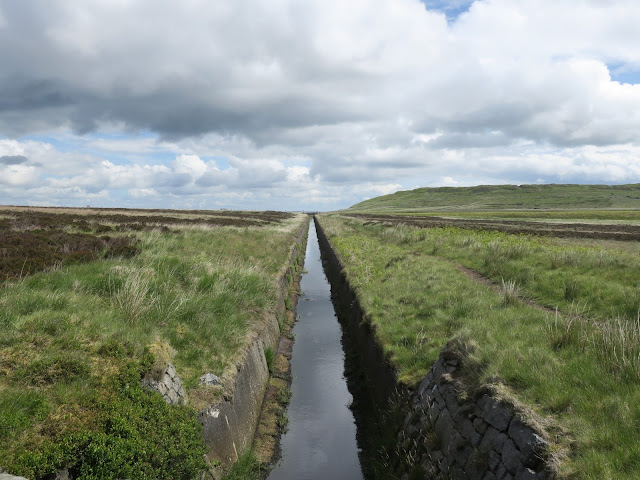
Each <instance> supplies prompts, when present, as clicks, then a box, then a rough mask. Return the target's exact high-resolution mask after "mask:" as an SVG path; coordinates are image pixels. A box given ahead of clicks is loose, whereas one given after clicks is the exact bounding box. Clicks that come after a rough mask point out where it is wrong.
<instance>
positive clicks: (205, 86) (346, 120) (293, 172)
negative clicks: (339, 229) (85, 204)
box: [0, 0, 640, 208]
mask: <svg viewBox="0 0 640 480" xmlns="http://www.w3.org/2000/svg"><path fill="white" fill-rule="evenodd" d="M469 3H470V2H466V1H458V0H451V1H439V0H438V1H436V0H434V1H429V2H427V4H428V5H430V6H437V7H439V10H438V11H436V10H432V9H431V8H429V9H426V8H425V6H424V4H423V3H421V2H420V1H418V0H367V1H365V0H355V1H352V2H346V3H345V2H343V1H340V0H309V1H305V2H302V3H301V2H295V1H293V0H277V1H272V2H261V1H257V0H238V1H236V2H216V3H215V4H211V2H205V1H204V0H192V1H190V2H181V3H175V2H172V1H169V0H153V1H151V0H140V1H137V2H105V1H103V0H86V1H84V2H82V3H81V4H75V3H74V4H71V3H68V2H65V1H63V0H51V1H46V2H44V1H41V2H38V1H36V2H13V1H11V0H0V63H1V64H2V65H3V72H2V74H1V75H0V135H5V136H6V137H9V138H0V156H3V155H5V156H16V155H20V156H24V157H25V158H26V159H27V160H28V161H27V162H25V163H23V164H20V165H18V166H15V165H14V166H3V167H2V169H3V170H2V172H0V175H2V177H1V179H0V181H2V182H3V184H4V185H6V186H7V188H4V189H3V191H2V192H1V193H0V201H3V202H17V201H22V202H42V201H45V198H44V197H45V195H49V198H50V199H56V201H57V202H59V203H65V202H67V201H81V198H82V196H83V195H86V196H93V197H91V198H95V199H96V201H103V200H104V201H107V200H106V199H108V198H109V196H110V195H111V196H112V197H113V198H112V200H111V201H113V202H123V203H126V202H132V203H135V202H145V201H149V202H150V203H151V201H152V200H153V202H156V203H155V205H158V202H160V204H162V202H172V205H187V204H189V205H193V204H198V205H203V204H204V205H206V204H207V202H209V203H210V204H211V205H220V203H221V202H224V201H229V202H231V201H237V202H244V203H242V204H238V205H233V204H226V205H221V206H225V207H234V206H237V207H239V208H240V207H242V208H245V207H246V206H251V205H254V206H258V207H264V208H290V205H311V204H312V203H313V202H318V204H322V205H324V206H325V207H327V208H333V207H338V206H347V205H348V204H350V203H355V202H356V201H358V200H360V199H362V197H363V196H370V195H377V194H381V193H385V192H391V191H395V190H397V189H400V188H409V187H411V186H414V185H416V184H417V185H433V184H455V183H454V182H458V183H457V184H459V185H467V184H473V183H491V182H493V183H504V182H511V181H513V182H520V183H522V182H526V181H532V182H534V181H537V180H538V179H542V180H544V181H576V182H634V181H638V178H639V177H638V173H639V172H638V168H639V167H638V165H639V160H638V159H639V158H640V157H639V156H638V153H640V152H638V145H640V85H631V84H620V83H618V82H615V81H612V80H611V76H610V70H609V69H610V68H613V67H608V65H609V66H610V65H615V68H616V69H618V70H631V71H633V70H634V69H635V70H640V49H638V48H637V45H640V29H638V28H637V25H638V24H639V22H640V3H638V2H637V1H635V0H617V1H616V2H596V1H587V0H585V1H578V2H576V1H575V0H483V1H475V2H473V3H472V4H471V5H470V8H469V10H468V11H467V12H466V13H463V14H461V15H460V16H459V17H457V19H455V21H451V18H449V21H447V18H446V16H445V13H443V11H444V12H449V11H451V10H455V9H458V8H459V7H464V6H466V5H468V4H469ZM248 12H251V14H248ZM139 18H145V22H143V23H140V22H139ZM3 22H4V23H3ZM3 25H4V26H3ZM175 25H189V28H175ZM168 32H170V33H168ZM69 126H72V127H73V128H74V129H75V130H74V131H70V130H69ZM87 132H95V133H94V134H89V135H88V134H87ZM38 133H41V134H46V137H45V138H44V139H43V140H42V141H39V140H37V138H38V137H34V136H33V135H34V134H38ZM27 134H30V135H32V136H31V137H23V135H27ZM34 138H35V139H34ZM10 167H14V168H13V170H11V171H9V168H10ZM17 167H20V168H17ZM18 186H20V187H23V188H17V187H18ZM10 187H11V188H10ZM32 187H33V188H32ZM196 198H197V201H196V200H194V199H196ZM288 199H289V200H288ZM194 202H195V203H194ZM202 202H204V203H202Z"/></svg>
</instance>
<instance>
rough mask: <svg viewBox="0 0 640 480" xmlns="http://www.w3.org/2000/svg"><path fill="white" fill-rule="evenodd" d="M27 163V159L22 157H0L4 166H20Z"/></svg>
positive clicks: (0, 161)
mask: <svg viewBox="0 0 640 480" xmlns="http://www.w3.org/2000/svg"><path fill="white" fill-rule="evenodd" d="M26 162H27V157H25V156H22V155H3V156H2V157H0V164H2V165H20V164H22V163H26Z"/></svg>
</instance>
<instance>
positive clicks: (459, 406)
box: [398, 345, 551, 480]
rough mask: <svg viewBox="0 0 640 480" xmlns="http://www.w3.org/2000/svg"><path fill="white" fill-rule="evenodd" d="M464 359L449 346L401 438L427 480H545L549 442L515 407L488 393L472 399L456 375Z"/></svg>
mask: <svg viewBox="0 0 640 480" xmlns="http://www.w3.org/2000/svg"><path fill="white" fill-rule="evenodd" d="M462 368H464V367H463V360H462V359H461V358H460V357H459V356H458V355H457V353H456V349H455V348H452V347H451V345H447V346H446V347H445V348H444V349H443V351H442V352H441V354H440V357H439V358H438V360H437V361H436V363H435V364H434V365H433V366H432V368H431V370H430V371H429V373H428V374H427V375H426V376H425V377H424V379H423V380H422V382H421V383H420V386H419V388H418V391H417V392H415V393H414V394H413V395H412V397H411V411H410V413H409V414H408V415H407V418H406V419H405V422H404V425H403V428H402V430H401V432H400V434H399V435H398V440H399V442H404V443H405V445H406V447H407V448H408V449H411V450H412V455H413V456H414V458H416V460H418V459H419V460H418V462H419V463H420V466H421V468H422V469H423V470H424V472H425V475H426V477H425V478H433V479H440V478H442V479H445V478H453V479H455V480H458V479H460V480H462V479H464V480H514V479H515V480H542V479H547V478H550V477H551V475H550V473H549V472H548V471H547V470H546V462H545V458H546V450H547V448H546V447H547V442H546V441H545V439H544V438H543V436H542V435H541V432H537V431H536V430H535V429H534V428H533V427H532V426H529V425H527V423H526V421H524V420H523V417H524V416H523V415H519V414H518V412H517V411H516V409H515V407H514V406H512V405H510V404H508V403H506V402H501V401H499V400H497V399H496V398H494V397H493V396H492V395H490V394H489V393H485V394H483V395H480V397H479V398H476V399H472V398H467V392H465V389H464V386H463V384H462V382H460V381H459V380H458V379H457V378H456V377H457V376H458V374H459V373H460V371H461V369H462Z"/></svg>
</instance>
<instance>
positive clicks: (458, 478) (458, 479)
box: [449, 465, 469, 480]
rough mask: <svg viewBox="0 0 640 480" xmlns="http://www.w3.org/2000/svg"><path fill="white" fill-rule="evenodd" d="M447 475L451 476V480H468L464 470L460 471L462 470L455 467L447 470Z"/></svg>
mask: <svg viewBox="0 0 640 480" xmlns="http://www.w3.org/2000/svg"><path fill="white" fill-rule="evenodd" d="M449 475H450V476H451V478H452V480H469V477H467V474H466V473H464V470H462V468H460V467H459V466H457V465H455V466H454V467H452V468H451V470H449Z"/></svg>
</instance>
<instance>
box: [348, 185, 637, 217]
mask: <svg viewBox="0 0 640 480" xmlns="http://www.w3.org/2000/svg"><path fill="white" fill-rule="evenodd" d="M638 208H640V184H631V185H520V186H518V185H481V186H477V187H439V188H417V189H415V190H407V191H401V192H396V193H393V194H391V195H383V196H381V197H376V198H372V199H370V200H365V201H364V202H360V203H358V204H356V205H353V206H352V207H351V208H350V209H349V210H350V211H358V212H377V213H398V212H420V211H430V210H431V211H434V213H435V212H440V213H442V211H446V212H450V211H456V210H476V211H477V210H510V209H516V210H520V209H562V210H564V209H586V210H593V209H638ZM505 214H506V213H504V212H501V213H500V215H501V216H502V215H505ZM473 215H479V217H478V218H484V217H482V215H490V213H476V214H473ZM508 215H518V214H517V213H510V212H509V213H508ZM530 215H531V217H525V218H535V215H536V213H535V212H533V213H531V214H530ZM621 215H622V216H623V217H622V218H621V219H625V218H627V217H624V215H625V214H624V213H622V214H621ZM510 218H523V217H518V216H513V217H510ZM559 218H563V217H559ZM576 218H584V217H581V216H578V217H576ZM596 218H597V217H596ZM633 219H635V220H637V219H638V216H637V212H636V213H634V214H633Z"/></svg>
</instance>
